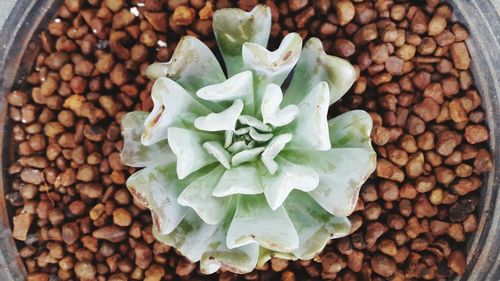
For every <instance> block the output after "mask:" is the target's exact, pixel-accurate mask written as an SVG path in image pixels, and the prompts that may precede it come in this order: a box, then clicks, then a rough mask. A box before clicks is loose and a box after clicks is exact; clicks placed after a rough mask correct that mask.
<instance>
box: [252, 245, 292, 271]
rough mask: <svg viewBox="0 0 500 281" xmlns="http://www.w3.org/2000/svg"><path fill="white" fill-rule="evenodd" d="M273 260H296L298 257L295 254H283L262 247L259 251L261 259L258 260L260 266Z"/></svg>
mask: <svg viewBox="0 0 500 281" xmlns="http://www.w3.org/2000/svg"><path fill="white" fill-rule="evenodd" d="M271 258H280V259H285V260H296V259H297V257H296V256H295V255H294V254H290V253H281V252H277V251H273V250H269V249H266V248H263V247H260V251H259V259H258V260H257V265H258V266H263V265H264V264H265V263H266V262H267V261H269V260H270V259H271Z"/></svg>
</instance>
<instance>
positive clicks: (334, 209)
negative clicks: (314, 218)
mask: <svg viewBox="0 0 500 281" xmlns="http://www.w3.org/2000/svg"><path fill="white" fill-rule="evenodd" d="M280 156H282V157H284V158H286V159H287V160H289V161H290V162H293V163H297V164H302V165H305V166H307V167H310V168H312V169H314V170H315V171H316V173H318V175H319V185H318V187H317V188H316V189H314V190H313V191H311V192H309V194H310V195H311V197H312V198H314V200H316V201H317V202H318V203H319V204H320V205H321V206H322V207H323V208H324V209H325V210H327V211H328V212H330V213H331V214H332V215H334V216H338V217H343V216H348V215H350V214H351V213H352V212H353V211H354V207H355V206H356V200H357V198H358V194H359V190H360V188H361V185H362V184H363V183H364V182H365V181H366V180H367V179H368V177H369V176H370V175H371V173H372V172H373V170H374V169H375V167H376V159H377V155H376V153H375V152H374V151H373V149H371V148H370V149H366V148H332V149H330V150H327V151H317V150H301V151H298V150H287V151H285V152H283V153H282V154H280Z"/></svg>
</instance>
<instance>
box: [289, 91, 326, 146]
mask: <svg viewBox="0 0 500 281" xmlns="http://www.w3.org/2000/svg"><path fill="white" fill-rule="evenodd" d="M297 106H298V108H299V114H298V115H297V118H296V119H295V121H294V123H293V125H294V126H293V131H292V134H293V139H292V141H291V142H290V144H289V147H290V148H291V149H315V150H328V149H330V147H331V144H330V135H329V132H328V130H329V129H328V116H327V115H328V107H329V105H328V84H327V83H326V82H321V83H319V84H318V85H317V86H316V87H315V88H313V89H312V90H311V93H309V94H308V95H307V96H306V97H305V98H304V99H303V100H302V101H301V102H300V103H299V104H298V105H297Z"/></svg>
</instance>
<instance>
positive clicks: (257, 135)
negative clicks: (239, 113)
mask: <svg viewBox="0 0 500 281" xmlns="http://www.w3.org/2000/svg"><path fill="white" fill-rule="evenodd" d="M248 133H249V135H250V137H251V138H252V139H253V140H254V141H257V142H266V141H268V140H270V139H271V138H272V137H273V134H261V133H259V132H257V130H255V129H254V128H253V127H250V128H249V130H248Z"/></svg>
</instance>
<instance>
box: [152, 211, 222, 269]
mask: <svg viewBox="0 0 500 281" xmlns="http://www.w3.org/2000/svg"><path fill="white" fill-rule="evenodd" d="M217 227H218V226H217V225H210V224H206V223H205V222H203V220H202V219H200V217H198V215H197V214H196V212H195V211H193V210H189V211H188V213H187V214H186V216H185V217H184V220H182V222H181V223H180V224H179V225H178V226H177V227H176V228H175V229H174V230H173V231H172V232H171V233H169V234H167V235H165V234H161V233H159V232H158V231H157V230H156V228H153V235H154V236H155V238H156V239H157V240H158V241H160V242H163V243H165V244H167V245H170V246H172V247H175V248H176V249H177V250H178V251H179V252H180V253H181V254H182V255H183V256H185V257H186V258H187V259H189V260H190V261H192V262H197V261H199V260H200V259H201V256H202V255H203V253H204V252H205V251H206V249H207V247H208V244H209V242H210V239H211V238H212V236H213V235H214V233H215V231H216V230H217Z"/></svg>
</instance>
